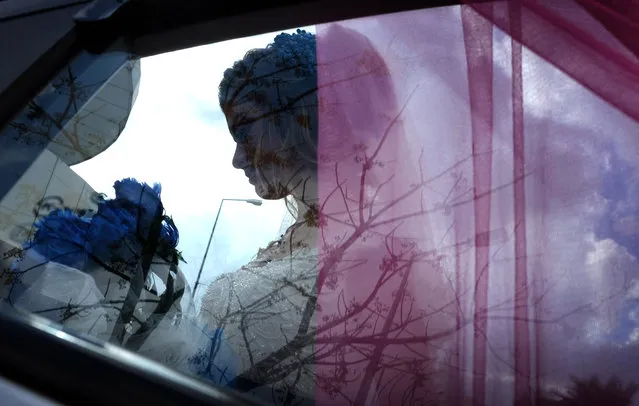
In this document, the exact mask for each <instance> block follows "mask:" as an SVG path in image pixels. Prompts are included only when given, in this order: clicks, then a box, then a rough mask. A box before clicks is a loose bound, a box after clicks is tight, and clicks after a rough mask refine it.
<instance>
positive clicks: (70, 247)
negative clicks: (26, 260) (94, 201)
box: [25, 209, 90, 268]
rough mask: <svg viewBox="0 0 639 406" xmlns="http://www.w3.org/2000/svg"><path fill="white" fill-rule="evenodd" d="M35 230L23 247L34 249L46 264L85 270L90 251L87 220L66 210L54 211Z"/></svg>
mask: <svg viewBox="0 0 639 406" xmlns="http://www.w3.org/2000/svg"><path fill="white" fill-rule="evenodd" d="M35 227H36V228H37V231H36V233H35V236H34V237H33V240H32V241H31V242H29V243H27V244H26V245H25V248H33V249H34V250H35V251H36V252H37V253H39V254H40V255H42V256H43V257H44V258H45V259H47V260H48V261H55V262H58V263H61V264H64V265H67V266H70V267H80V268H82V267H84V265H85V264H86V261H87V252H89V251H90V239H89V238H88V235H87V232H88V230H89V227H90V219H89V218H87V217H80V216H78V215H76V214H75V213H73V211H71V210H68V209H65V210H54V211H52V212H51V213H49V215H48V216H47V217H45V218H44V219H42V220H39V221H38V222H36V224H35Z"/></svg>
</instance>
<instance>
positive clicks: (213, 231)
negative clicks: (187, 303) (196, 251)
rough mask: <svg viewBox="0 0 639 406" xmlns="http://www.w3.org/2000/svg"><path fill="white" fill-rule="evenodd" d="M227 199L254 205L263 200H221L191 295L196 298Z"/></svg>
mask: <svg viewBox="0 0 639 406" xmlns="http://www.w3.org/2000/svg"><path fill="white" fill-rule="evenodd" d="M225 201H232V202H246V203H249V204H252V205H254V206H261V205H262V201H261V200H259V199H222V200H221V201H220V208H219V209H218V210H217V215H216V216H215V221H214V222H213V228H212V229H211V235H210V236H209V242H208V244H206V251H204V258H202V264H201V265H200V270H199V271H198V273H197V279H196V280H195V286H193V293H192V295H191V297H192V298H193V299H195V292H196V291H197V287H198V286H199V283H200V277H201V276H202V270H203V269H204V264H205V263H206V257H207V255H208V254H209V248H210V247H211V241H213V233H215V226H217V220H218V219H219V218H220V213H221V212H222V205H223V204H224V202H225Z"/></svg>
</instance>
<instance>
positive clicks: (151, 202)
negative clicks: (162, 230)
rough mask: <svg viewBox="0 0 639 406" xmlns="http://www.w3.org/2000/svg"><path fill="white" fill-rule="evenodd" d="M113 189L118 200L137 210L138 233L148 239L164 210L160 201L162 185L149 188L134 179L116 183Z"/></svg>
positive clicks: (156, 184)
mask: <svg viewBox="0 0 639 406" xmlns="http://www.w3.org/2000/svg"><path fill="white" fill-rule="evenodd" d="M113 188H114V189H115V199H116V200H119V201H124V202H128V203H129V205H130V206H131V207H132V208H134V209H135V211H134V213H135V215H136V217H137V220H138V223H137V226H138V232H139V233H140V234H141V235H142V236H144V237H146V236H147V235H148V233H149V229H150V228H151V225H152V224H153V221H154V220H155V217H156V216H157V214H158V212H160V211H162V210H163V209H162V201H161V199H160V194H161V193H162V187H161V185H160V184H159V183H155V184H153V186H149V185H147V184H146V183H144V182H138V181H137V180H135V179H134V178H126V179H122V180H119V181H117V182H115V184H114V185H113Z"/></svg>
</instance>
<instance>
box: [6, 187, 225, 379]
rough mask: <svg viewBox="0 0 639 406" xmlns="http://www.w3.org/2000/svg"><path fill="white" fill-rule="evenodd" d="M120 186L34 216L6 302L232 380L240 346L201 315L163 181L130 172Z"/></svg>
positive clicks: (187, 369) (206, 375) (167, 360)
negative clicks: (85, 202)
mask: <svg viewBox="0 0 639 406" xmlns="http://www.w3.org/2000/svg"><path fill="white" fill-rule="evenodd" d="M114 189H115V198H114V199H107V198H105V196H104V195H99V197H98V199H97V210H90V211H78V210H71V209H56V210H53V211H51V212H50V213H49V214H48V215H47V216H45V217H44V218H43V219H41V220H39V221H37V222H36V223H35V228H36V232H35V234H34V236H33V238H32V239H31V240H29V241H28V242H27V243H25V244H24V246H23V248H22V252H21V255H20V256H19V258H18V259H17V260H16V261H15V262H14V264H13V267H12V270H11V273H12V275H11V277H10V278H9V280H10V281H11V286H10V289H9V291H8V294H7V296H6V297H5V302H6V303H9V304H10V305H12V306H15V307H19V308H23V309H25V310H28V311H30V312H32V313H38V314H41V315H43V316H45V317H47V318H49V319H51V320H52V321H54V322H59V323H60V324H62V325H63V326H64V327H67V328H71V329H73V330H76V331H79V332H81V333H86V334H89V335H92V336H96V337H98V338H101V339H104V340H107V341H110V342H112V343H115V344H118V345H121V346H123V347H125V348H127V349H129V350H132V351H136V352H139V353H141V354H143V355H145V356H148V357H150V358H154V359H156V360H158V361H160V362H163V363H165V364H169V365H170V366H172V367H174V368H177V369H182V370H184V372H187V373H190V374H196V375H199V376H201V377H203V378H205V379H207V380H213V381H215V382H216V383H218V384H224V383H225V382H226V381H227V380H228V379H229V378H228V377H229V376H231V374H230V371H232V368H230V364H232V359H233V357H232V356H230V354H231V353H232V352H231V351H230V349H228V348H226V347H224V343H223V340H222V332H221V330H219V329H215V328H209V327H208V326H201V325H200V324H199V323H198V322H197V321H196V320H194V316H195V315H194V308H193V306H191V305H190V303H189V299H190V297H189V296H190V295H189V294H186V295H185V293H189V292H188V284H187V283H186V280H185V278H184V275H183V273H182V272H181V271H180V269H179V263H180V262H185V261H184V259H183V258H182V255H181V253H180V251H178V249H177V245H178V241H179V232H178V229H177V227H176V226H175V223H174V222H173V220H172V218H171V217H170V216H167V215H166V214H165V210H164V207H163V205H162V201H161V186H160V184H154V185H152V186H151V185H148V184H146V183H142V182H138V181H137V180H135V179H132V178H127V179H123V180H120V181H117V182H115V184H114ZM185 302H186V303H187V304H186V305H184V303H185ZM216 359H218V360H219V359H222V360H223V364H224V365H222V366H219V365H218V364H219V362H217V363H216ZM216 373H217V375H216Z"/></svg>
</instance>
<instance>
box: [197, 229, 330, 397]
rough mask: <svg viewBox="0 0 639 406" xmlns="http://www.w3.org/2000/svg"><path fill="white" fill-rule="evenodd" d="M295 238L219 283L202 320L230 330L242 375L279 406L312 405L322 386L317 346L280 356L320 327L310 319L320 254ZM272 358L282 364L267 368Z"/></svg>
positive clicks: (207, 299)
mask: <svg viewBox="0 0 639 406" xmlns="http://www.w3.org/2000/svg"><path fill="white" fill-rule="evenodd" d="M290 233H291V229H289V231H288V232H287V233H286V234H285V235H284V236H283V237H282V239H281V240H280V241H279V242H276V243H273V244H272V245H271V246H269V247H268V248H266V249H264V250H260V253H258V255H257V257H256V259H255V260H254V261H252V262H251V263H249V264H248V265H246V266H244V267H242V268H240V269H239V270H237V271H235V272H232V273H228V274H224V275H222V276H220V277H219V278H218V279H217V280H215V281H214V282H213V283H212V284H211V286H210V288H209V290H208V291H207V293H206V296H205V297H204V299H203V302H202V310H201V318H202V319H205V320H207V321H208V322H209V324H214V325H217V326H219V327H220V328H223V329H224V336H225V340H226V341H227V342H228V343H229V345H230V346H231V348H232V350H233V353H234V354H235V356H236V357H237V358H238V373H239V374H243V373H244V374H250V375H249V376H250V380H251V381H253V382H256V383H259V384H263V385H262V386H260V387H258V388H255V389H253V390H250V391H249V393H251V394H253V395H255V396H257V397H259V398H260V400H262V401H267V402H269V403H271V402H272V403H274V404H281V403H284V402H287V401H290V400H291V399H295V400H296V402H294V403H296V404H297V403H298V402H299V401H300V400H302V399H304V400H307V401H309V402H312V399H313V397H314V391H315V382H316V381H315V376H314V372H313V356H314V349H313V344H312V343H313V341H314V340H312V339H309V340H308V341H306V342H305V345H304V346H302V348H301V350H299V351H294V352H293V353H284V352H278V353H276V352H277V351H278V350H280V349H282V348H284V347H286V346H287V345H288V344H289V343H290V342H291V340H293V339H294V338H295V337H296V336H297V335H300V336H305V337H313V334H314V331H315V329H316V327H317V322H316V319H315V312H314V311H313V312H310V313H307V314H305V309H306V306H307V304H308V303H309V299H310V298H311V297H312V296H313V286H314V284H315V282H316V279H317V249H316V247H315V244H314V243H313V244H306V243H304V242H303V241H298V242H294V243H293V244H290V242H289V237H290ZM291 245H292V247H293V248H292V249H291ZM313 308H314V306H313ZM300 330H303V331H301V332H300ZM273 354H277V356H276V357H271V358H269V356H272V355H273ZM272 358H275V360H276V362H274V363H271V364H270V365H271V367H265V366H264V364H265V362H267V361H268V360H269V359H272ZM260 365H261V367H260ZM252 372H253V374H252ZM256 386H257V385H256ZM238 389H240V390H241V388H238Z"/></svg>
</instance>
